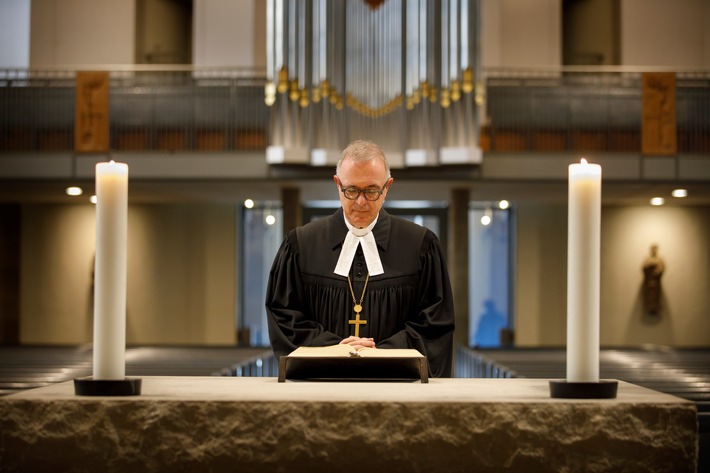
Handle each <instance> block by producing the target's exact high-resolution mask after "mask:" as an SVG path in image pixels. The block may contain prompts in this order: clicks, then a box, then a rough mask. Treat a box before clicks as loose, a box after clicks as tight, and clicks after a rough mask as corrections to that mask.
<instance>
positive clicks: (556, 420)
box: [0, 377, 698, 473]
mask: <svg viewBox="0 0 710 473" xmlns="http://www.w3.org/2000/svg"><path fill="white" fill-rule="evenodd" d="M697 442H698V437H697V420H696V408H695V405H694V404H693V403H692V402H689V401H685V400H682V399H679V398H676V397H673V396H669V395H666V394H661V393H658V392H655V391H652V390H649V389H646V388H642V387H639V386H635V385H631V384H628V383H624V382H620V383H619V392H618V397H617V398H616V399H605V400H579V399H552V398H550V396H549V388H548V382H547V381H546V380H542V379H432V380H430V383H429V384H421V383H359V382H345V383H336V382H327V383H310V382H286V383H278V382H277V380H276V378H220V377H146V378H143V394H142V395H140V396H135V397H82V396H76V395H74V387H73V383H72V382H67V383H60V384H56V385H52V386H48V387H44V388H39V389H35V390H30V391H25V392H21V393H17V394H13V395H10V396H6V397H3V398H0V465H2V466H1V467H0V470H1V471H8V472H10V471H33V472H42V471H52V472H56V471H63V472H72V471H76V472H79V471H100V472H102V473H105V472H113V471H116V472H119V471H171V472H188V471H196V472H200V473H205V472H219V471H269V472H278V471H283V472H295V471H308V472H316V471H348V470H351V469H354V468H355V469H358V470H361V469H363V468H365V469H369V470H370V471H403V472H404V471H406V472H417V471H421V472H437V471H446V472H470V471H491V472H492V471H495V472H499V471H510V472H538V471H539V472H543V471H544V472H549V471H587V472H589V471H591V472H601V471H658V472H674V473H675V472H689V473H691V472H695V469H696V464H697Z"/></svg>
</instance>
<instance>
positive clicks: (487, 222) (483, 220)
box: [481, 215, 491, 227]
mask: <svg viewBox="0 0 710 473" xmlns="http://www.w3.org/2000/svg"><path fill="white" fill-rule="evenodd" d="M490 224H491V217H490V216H488V215H484V216H483V217H481V225H483V226H485V227H487V226H488V225H490Z"/></svg>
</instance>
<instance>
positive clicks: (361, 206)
mask: <svg viewBox="0 0 710 473" xmlns="http://www.w3.org/2000/svg"><path fill="white" fill-rule="evenodd" d="M333 180H334V181H335V185H336V186H338V195H339V196H340V204H341V205H342V206H343V212H345V218H347V219H348V222H350V223H351V224H352V225H353V226H355V227H357V228H363V227H366V226H368V225H369V224H371V223H372V222H373V220H375V218H376V217H377V214H378V213H379V212H380V209H381V208H382V204H384V202H385V197H386V196H387V190H388V189H389V186H390V185H391V184H392V181H393V179H392V178H389V179H387V173H386V172H385V166H384V164H383V163H382V161H381V160H379V159H371V160H369V161H359V162H355V161H352V160H350V159H346V160H345V161H343V163H342V164H341V166H340V175H338V176H333ZM341 187H356V188H358V189H360V190H365V189H376V190H380V189H382V188H383V187H384V190H383V192H382V195H381V196H380V197H379V199H377V200H367V199H366V198H365V194H364V193H362V192H361V193H360V194H359V195H358V196H357V198H356V199H355V200H350V199H348V198H346V197H345V195H344V194H343V192H342V191H341Z"/></svg>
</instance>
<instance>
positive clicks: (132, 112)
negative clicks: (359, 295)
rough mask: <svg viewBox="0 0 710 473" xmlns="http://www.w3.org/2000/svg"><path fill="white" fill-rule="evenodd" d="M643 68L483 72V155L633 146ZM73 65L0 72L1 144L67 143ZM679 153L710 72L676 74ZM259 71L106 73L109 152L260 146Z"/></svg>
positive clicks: (40, 148) (701, 145)
mask: <svg viewBox="0 0 710 473" xmlns="http://www.w3.org/2000/svg"><path fill="white" fill-rule="evenodd" d="M641 72H642V71H639V70H628V69H623V68H616V69H614V68H607V69H601V68H594V69H590V68H587V69H580V68H577V69H573V68H560V69H557V70H550V69H544V70H543V69H540V70H531V69H527V70H516V71H513V70H503V69H498V70H493V69H491V70H486V71H484V78H485V79H484V82H483V84H482V87H481V88H480V91H481V95H480V97H481V99H482V100H483V102H482V107H481V116H482V127H481V131H480V140H479V141H480V145H481V147H482V148H483V150H484V151H487V152H544V153H549V152H558V151H559V152H564V151H575V152H587V151H589V152H635V153H638V152H640V150H641V111H642V103H641V100H642V99H641ZM74 74H75V72H74V71H70V70H43V71H36V70H7V69H6V70H0V152H3V151H4V152H8V151H11V152H71V151H72V150H73V149H74V102H75V85H74ZM676 83H677V88H676V99H677V101H676V117H677V123H676V125H677V142H678V152H680V153H703V154H710V72H708V71H705V72H703V71H698V72H678V73H677V80H676ZM264 84H265V79H264V76H263V74H262V73H261V72H260V71H257V70H244V69H234V68H232V69H213V70H196V69H192V68H183V67H172V68H171V67H165V66H161V67H160V68H138V67H131V68H124V69H116V68H113V69H110V107H109V109H110V111H109V119H110V132H109V133H110V148H111V149H112V150H114V151H127V152H151V151H162V152H181V151H200V152H220V151H238V150H263V149H264V148H265V147H266V146H267V143H268V131H269V116H270V109H269V107H267V106H266V104H265V102H264Z"/></svg>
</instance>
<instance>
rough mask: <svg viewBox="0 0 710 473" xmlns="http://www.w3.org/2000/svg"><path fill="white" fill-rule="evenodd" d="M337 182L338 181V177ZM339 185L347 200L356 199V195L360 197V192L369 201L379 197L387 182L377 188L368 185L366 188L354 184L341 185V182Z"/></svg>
mask: <svg viewBox="0 0 710 473" xmlns="http://www.w3.org/2000/svg"><path fill="white" fill-rule="evenodd" d="M338 182H340V178H338ZM340 185H341V187H340V190H341V191H342V193H343V195H344V196H345V198H346V199H348V200H357V198H358V197H360V194H362V195H364V196H365V199H367V200H369V201H375V200H377V199H379V198H380V196H381V195H382V193H383V192H384V191H385V187H387V183H386V182H385V184H384V185H383V186H382V189H377V188H372V187H368V188H367V189H360V188H357V187H355V186H349V187H342V183H340Z"/></svg>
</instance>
